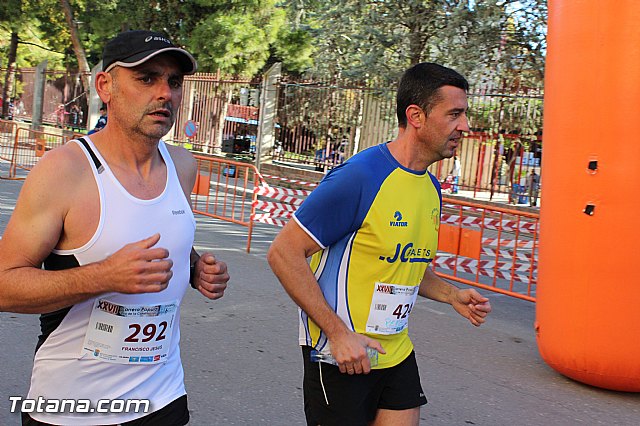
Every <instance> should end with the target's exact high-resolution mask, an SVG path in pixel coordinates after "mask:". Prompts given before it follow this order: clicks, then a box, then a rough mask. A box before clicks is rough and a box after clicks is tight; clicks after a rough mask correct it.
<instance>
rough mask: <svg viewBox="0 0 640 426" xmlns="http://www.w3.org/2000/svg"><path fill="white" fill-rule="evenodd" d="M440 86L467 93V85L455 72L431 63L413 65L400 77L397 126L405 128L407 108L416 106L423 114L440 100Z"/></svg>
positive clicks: (397, 98)
mask: <svg viewBox="0 0 640 426" xmlns="http://www.w3.org/2000/svg"><path fill="white" fill-rule="evenodd" d="M442 86H454V87H458V88H460V89H462V90H464V91H465V92H467V91H469V83H468V82H467V80H466V79H465V78H464V77H463V76H462V75H460V74H459V73H458V72H457V71H454V70H452V69H451V68H447V67H443V66H442V65H438V64H435V63H433V62H422V63H420V64H417V65H414V66H412V67H411V68H409V69H408V70H406V71H405V73H404V74H403V75H402V78H400V83H399V84H398V93H397V95H396V114H397V116H398V125H399V126H400V127H406V126H407V114H406V111H407V107H408V106H409V105H418V106H419V107H420V108H422V110H423V111H424V112H425V114H427V115H428V114H429V112H430V111H431V108H433V106H434V105H435V104H436V103H437V102H438V101H439V100H440V92H439V91H438V89H440V88H441V87H442Z"/></svg>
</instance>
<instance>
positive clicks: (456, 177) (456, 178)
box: [449, 156, 462, 194]
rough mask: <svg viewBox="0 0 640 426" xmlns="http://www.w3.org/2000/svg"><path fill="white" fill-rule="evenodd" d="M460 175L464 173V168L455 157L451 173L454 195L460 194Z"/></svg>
mask: <svg viewBox="0 0 640 426" xmlns="http://www.w3.org/2000/svg"><path fill="white" fill-rule="evenodd" d="M460 173H462V166H461V165H460V159H459V158H458V157H457V156H455V157H453V167H452V168H451V172H450V173H449V174H450V175H451V177H452V180H453V187H452V189H451V193H452V194H457V193H458V183H459V182H460Z"/></svg>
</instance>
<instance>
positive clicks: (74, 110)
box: [70, 104, 82, 131]
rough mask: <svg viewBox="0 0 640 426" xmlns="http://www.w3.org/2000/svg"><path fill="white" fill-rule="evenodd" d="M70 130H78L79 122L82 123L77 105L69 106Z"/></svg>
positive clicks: (80, 111)
mask: <svg viewBox="0 0 640 426" xmlns="http://www.w3.org/2000/svg"><path fill="white" fill-rule="evenodd" d="M70 114H71V130H74V131H75V130H80V122H81V121H82V110H81V109H80V106H78V104H73V105H71V111H70Z"/></svg>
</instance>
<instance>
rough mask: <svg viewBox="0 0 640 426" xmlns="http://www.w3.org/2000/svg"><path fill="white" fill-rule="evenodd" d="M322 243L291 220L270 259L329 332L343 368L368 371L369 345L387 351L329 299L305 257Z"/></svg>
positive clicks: (285, 284)
mask: <svg viewBox="0 0 640 426" xmlns="http://www.w3.org/2000/svg"><path fill="white" fill-rule="evenodd" d="M320 249H321V247H319V246H318V244H317V243H316V242H315V241H314V240H313V239H312V238H311V237H310V236H309V235H307V233H306V232H305V231H304V230H303V229H302V228H301V227H300V226H299V225H298V223H297V222H296V221H295V220H291V221H289V223H287V225H286V226H285V227H284V228H283V229H282V231H281V232H280V234H278V236H277V237H276V239H275V240H274V241H273V243H272V245H271V247H270V249H269V253H268V254H267V260H268V261H269V265H270V266H271V269H272V270H273V272H274V273H275V274H276V276H277V277H278V279H279V280H280V283H281V284H282V286H283V287H284V289H285V291H286V292H287V293H288V294H289V296H290V297H291V298H292V299H293V301H294V302H295V303H296V304H297V305H298V306H300V308H302V310H304V311H305V312H306V313H307V314H308V315H309V316H310V317H311V318H312V319H313V321H314V322H315V323H316V324H317V325H318V326H319V327H320V328H321V329H322V331H323V332H324V333H325V334H326V335H327V338H328V339H329V342H330V345H331V352H332V355H333V357H334V358H335V359H336V361H337V362H338V364H339V367H340V371H341V372H343V373H344V372H350V374H353V372H355V373H356V374H359V373H363V372H364V373H368V372H369V370H370V365H369V358H368V357H367V352H366V347H367V346H369V347H372V348H375V349H376V350H378V351H379V352H382V353H385V352H384V349H383V348H382V346H380V343H378V342H377V341H376V340H373V339H370V338H368V337H366V336H363V335H359V334H357V333H354V332H352V331H351V330H349V329H348V328H347V326H346V325H345V324H344V322H343V321H342V320H341V319H340V317H338V315H337V314H336V313H335V312H334V311H333V309H332V308H331V307H330V306H329V304H328V303H327V302H326V300H325V298H324V295H323V294H322V291H321V290H320V286H319V285H318V281H317V280H316V279H315V277H314V276H313V273H312V272H311V269H310V268H309V265H308V264H307V260H306V258H307V257H309V256H311V255H312V254H313V253H315V252H317V251H319V250H320Z"/></svg>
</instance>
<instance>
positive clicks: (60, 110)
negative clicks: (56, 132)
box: [55, 104, 67, 129]
mask: <svg viewBox="0 0 640 426" xmlns="http://www.w3.org/2000/svg"><path fill="white" fill-rule="evenodd" d="M55 114H56V127H59V128H61V129H64V118H65V117H64V116H65V115H66V114H67V111H65V109H64V104H59V105H58V107H57V108H56V111H55Z"/></svg>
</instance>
